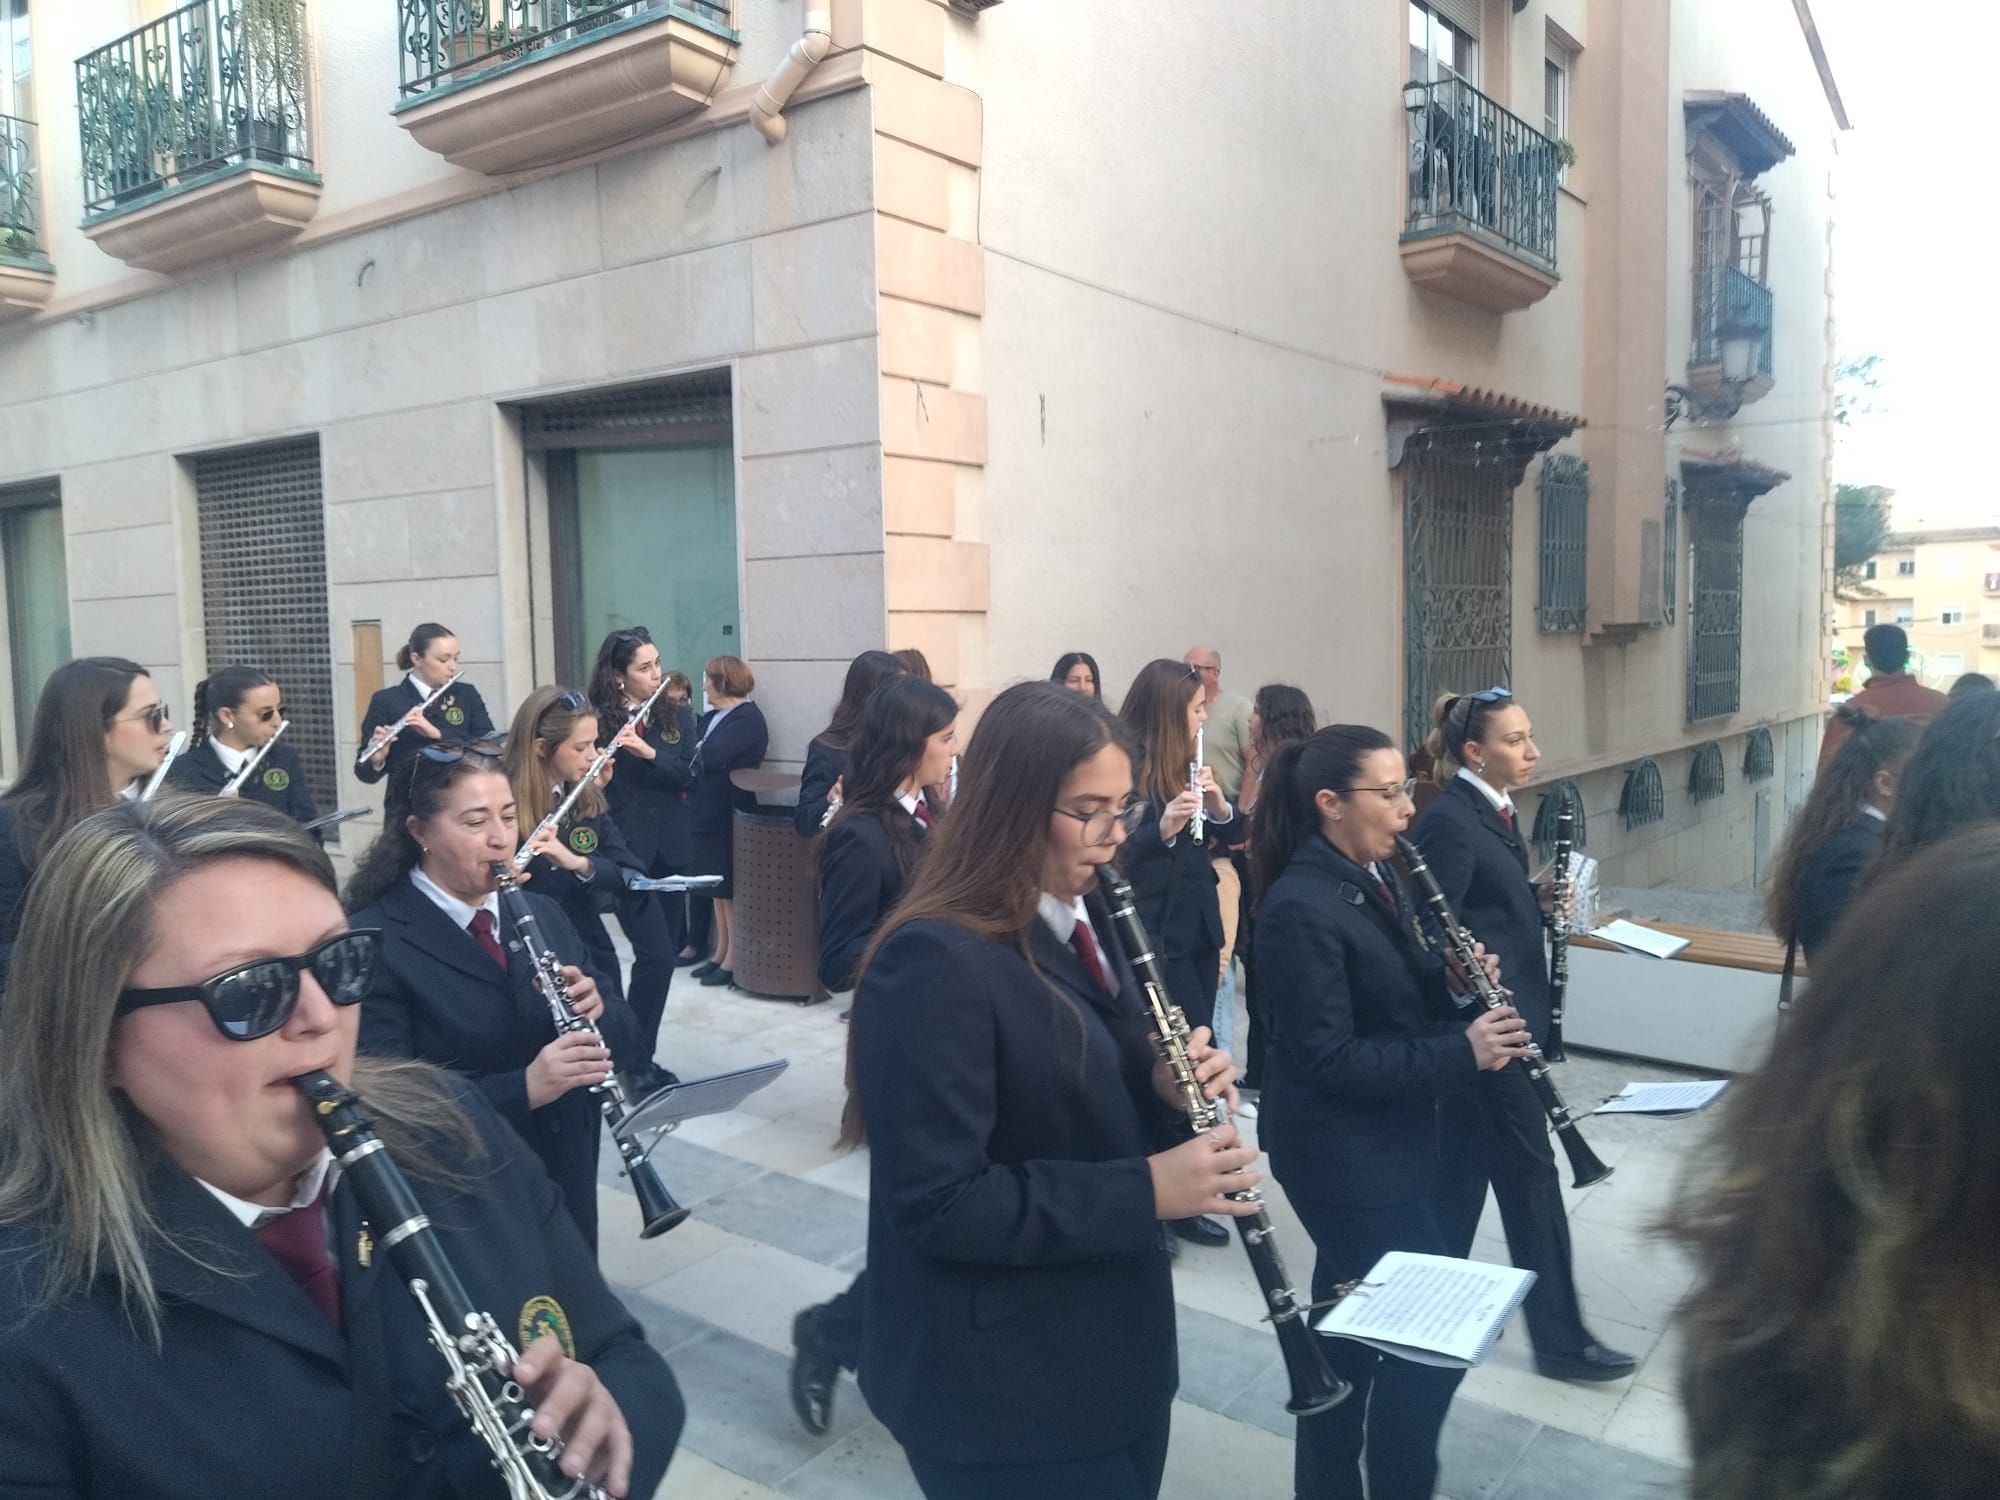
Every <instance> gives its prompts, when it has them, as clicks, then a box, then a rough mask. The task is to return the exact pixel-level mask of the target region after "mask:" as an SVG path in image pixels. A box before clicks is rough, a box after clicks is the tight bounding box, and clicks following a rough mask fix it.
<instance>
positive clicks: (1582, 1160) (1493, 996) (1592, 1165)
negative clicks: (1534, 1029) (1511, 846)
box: [1396, 836, 1611, 1188]
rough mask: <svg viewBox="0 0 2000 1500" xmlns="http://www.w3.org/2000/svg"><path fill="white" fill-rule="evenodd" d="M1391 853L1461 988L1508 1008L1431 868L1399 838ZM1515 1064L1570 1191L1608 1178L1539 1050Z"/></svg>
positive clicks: (1532, 1047) (1492, 1007)
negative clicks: (1458, 973)
mask: <svg viewBox="0 0 2000 1500" xmlns="http://www.w3.org/2000/svg"><path fill="white" fill-rule="evenodd" d="M1396 848H1397V849H1398V850H1399V851H1400V852H1401V854H1402V856H1403V862H1404V863H1405V864H1407V865H1408V866H1409V867H1410V874H1411V875H1413V876H1415V877H1416V881H1417V884H1418V885H1420V886H1422V887H1423V889H1424V899H1425V901H1427V902H1428V903H1429V904H1430V908H1431V916H1432V917H1433V919H1435V920H1436V922H1437V925H1438V929H1439V931H1440V932H1442V933H1443V934H1444V940H1445V942H1446V943H1448V944H1449V945H1450V947H1451V954H1452V957H1453V958H1455V959H1456V960H1457V961H1458V966H1459V968H1460V969H1462V970H1464V972H1465V979H1466V983H1468V984H1470V985H1471V986H1472V992H1473V994H1474V995H1476V996H1478V997H1479V1002H1480V1004H1482V1005H1484V1006H1485V1007H1486V1008H1487V1009H1488V1010H1498V1009H1499V1008H1500V1007H1501V1006H1503V1005H1505V1004H1506V1003H1507V998H1506V996H1505V995H1503V994H1501V992H1500V987H1499V986H1498V985H1496V984H1495V983H1494V982H1493V981H1492V980H1491V979H1490V978H1488V977H1487V973H1486V965H1484V964H1483V963H1481V962H1480V961H1479V955H1478V954H1477V953H1475V952H1473V950H1472V934H1471V933H1469V932H1467V931H1466V930H1465V929H1464V928H1463V927H1461V926H1459V923H1458V917H1457V916H1456V915H1455V914H1454V913H1453V911H1452V909H1451V902H1450V901H1449V900H1447V899H1446V897H1445V893H1444V887H1442V886H1440V885H1439V884H1438V882H1437V876H1435V875H1433V874H1432V873H1431V867H1430V866H1429V865H1427V864H1425V863H1424V857H1423V855H1421V854H1419V853H1418V852H1417V846H1416V845H1415V844H1413V843H1411V842H1410V841H1409V840H1408V839H1406V838H1402V837H1400V836H1399V837H1398V838H1397V840H1396ZM1519 1061H1520V1062H1521V1063H1522V1065H1523V1066H1525V1067H1526V1068H1527V1070H1528V1081H1529V1082H1530V1083H1532V1084H1533V1085H1534V1086H1535V1096H1536V1097H1537V1098H1538V1099H1540V1100H1541V1102H1542V1112H1543V1113H1544V1114H1546V1115H1547V1116H1548V1117H1549V1124H1550V1125H1551V1126H1553V1127H1554V1128H1555V1132H1556V1139H1557V1140H1558V1141H1560V1142H1562V1148H1563V1152H1564V1154H1566V1155H1567V1156H1568V1157H1569V1164H1570V1167H1571V1169H1572V1170H1573V1171H1574V1172H1575V1173H1576V1181H1575V1182H1574V1183H1573V1184H1572V1186H1574V1187H1580V1188H1581V1187H1589V1186H1590V1185H1591V1184H1592V1183H1593V1182H1602V1181H1603V1180H1604V1179H1605V1178H1607V1177H1609V1176H1610V1175H1611V1168H1609V1167H1607V1166H1605V1165H1604V1163H1603V1162H1602V1161H1600V1160H1598V1157H1597V1153H1596V1152H1594V1151H1592V1150H1591V1149H1590V1143H1589V1142H1588V1141H1586V1140H1584V1138H1583V1132H1582V1131H1581V1130H1579V1129H1577V1127H1576V1116H1575V1115H1573V1114H1571V1113H1570V1112H1569V1106H1568V1105H1567V1104H1565V1103H1563V1097H1562V1095H1561V1094H1560V1093H1559V1092H1557V1090H1556V1086H1555V1083H1554V1081H1553V1080H1552V1079H1551V1078H1550V1077H1549V1064H1548V1059H1547V1058H1546V1057H1544V1056H1543V1055H1542V1049H1541V1048H1540V1047H1537V1046H1536V1045H1535V1044H1534V1043H1533V1042H1530V1043H1528V1050H1527V1051H1526V1052H1525V1053H1524V1054H1523V1055H1522V1056H1521V1058H1520V1059H1519Z"/></svg>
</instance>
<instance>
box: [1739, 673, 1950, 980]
mask: <svg viewBox="0 0 2000 1500" xmlns="http://www.w3.org/2000/svg"><path fill="white" fill-rule="evenodd" d="M1833 716H1834V718H1835V719H1836V720H1837V721H1839V722H1840V723H1841V724H1843V725H1844V726H1845V727H1846V730H1847V738H1846V740H1845V741H1843V742H1842V744H1841V747H1840V749H1839V750H1837V751H1835V752H1834V756H1833V759H1832V760H1830V761H1828V762H1827V765H1826V769H1825V770H1823V771H1821V772H1820V773H1819V775H1818V776H1817V777H1815V778H1814V780H1813V787H1812V794H1811V795H1810V796H1808V797H1807V798H1806V804H1805V806H1804V807H1802V808H1800V809H1799V811H1798V814H1797V816H1795V817H1794V818H1793V819H1792V826H1791V827H1790V828H1789V829H1788V830H1786V833H1785V844H1784V847H1783V848H1782V849H1780V850H1779V851H1778V858H1777V860H1776V862H1775V863H1774V864H1773V865H1772V867H1771V889H1770V894H1769V896H1768V897H1767V898H1766V900H1765V904H1764V915H1765V920H1766V921H1768V922H1769V923H1770V924H1771V931H1773V932H1775V933H1776V934H1777V935H1778V937H1779V938H1780V939H1782V940H1783V941H1784V942H1785V944H1786V945H1787V947H1788V948H1789V947H1791V946H1794V945H1796V946H1797V947H1798V948H1799V949H1801V950H1802V951H1803V952H1804V953H1805V956H1806V963H1807V965H1808V966H1809V967H1810V965H1811V964H1812V962H1813V956H1814V955H1815V954H1816V953H1818V952H1819V950H1820V949H1821V948H1822V947H1824V946H1825V944H1826V943H1827V942H1828V940H1829V939H1831V938H1832V937H1833V934H1834V932H1835V930H1836V929H1837V928H1838V927H1839V926H1840V923H1841V919H1842V918H1843V917H1844V916H1846V914H1847V908H1848V906H1849V904H1850V903H1852V901H1853V899H1854V893H1855V892H1856V891H1857V890H1858V889H1859V888H1860V885H1861V881H1862V877H1863V875H1864V874H1865V873H1866V871H1867V869H1868V867H1869V866H1870V865H1871V864H1873V863H1874V861H1875V856H1876V854H1877V853H1878V852H1879V851H1880V849H1881V848H1882V832H1883V830H1884V829H1885V828H1887V827H1888V824H1889V811H1890V809H1891V808H1892V807H1894V806H1895V802H1896V784H1897V782H1898V781H1899V780H1901V778H1902V775H1903V769H1904V766H1905V765H1906V764H1907V762H1908V761H1909V759H1910V756H1911V755H1912V754H1913V753H1915V751H1916V748H1917V740H1918V739H1919V738H1920V737H1921V736H1922V734H1923V725H1921V724H1919V723H1917V722H1916V721H1915V720H1914V719H1878V718H1877V717H1876V716H1875V715H1874V714H1872V713H1870V712H1869V711H1868V710H1867V709H1865V708H1862V707H1860V706H1858V705H1856V704H1853V703H1843V704H1841V705H1840V707H1839V708H1837V709H1835V710H1834V711H1833Z"/></svg>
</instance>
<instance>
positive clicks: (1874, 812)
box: [1861, 802, 1889, 823]
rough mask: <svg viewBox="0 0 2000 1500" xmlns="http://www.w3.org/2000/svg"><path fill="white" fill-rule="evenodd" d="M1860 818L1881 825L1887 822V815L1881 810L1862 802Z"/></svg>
mask: <svg viewBox="0 0 2000 1500" xmlns="http://www.w3.org/2000/svg"><path fill="white" fill-rule="evenodd" d="M1861 816H1862V817H1864V818H1874V819H1875V820H1876V821H1877V822H1881V823H1886V822H1888V821H1889V815H1888V814H1887V813H1885V812H1883V811H1882V809H1881V808H1879V807H1877V806H1876V805H1875V804H1874V803H1872V802H1864V803H1862V804H1861Z"/></svg>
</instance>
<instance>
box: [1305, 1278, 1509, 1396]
mask: <svg viewBox="0 0 2000 1500" xmlns="http://www.w3.org/2000/svg"><path fill="white" fill-rule="evenodd" d="M1534 1282H1535V1273H1534V1272H1533V1271H1521V1270H1516V1269H1515V1268H1514V1267H1513V1266H1494V1265H1488V1264H1486V1263H1485V1262H1484V1261H1477V1260H1454V1259H1452V1258H1451V1257H1449V1256H1443V1255H1418V1254H1415V1253H1413V1252H1411V1251H1407V1250H1391V1251H1390V1252H1389V1253H1388V1254H1387V1255H1385V1256H1383V1257H1382V1258H1381V1259H1380V1260H1379V1261H1377V1262H1376V1263H1375V1267H1374V1269H1373V1270H1371V1271H1370V1272H1369V1273H1368V1275H1367V1276H1366V1277H1364V1278H1363V1279H1362V1283H1361V1285H1360V1286H1358V1287H1356V1288H1355V1289H1354V1291H1352V1292H1350V1293H1349V1294H1348V1295H1347V1296H1346V1297H1344V1298H1342V1299H1341V1301H1340V1302H1339V1303H1338V1304H1336V1305H1335V1306H1334V1307H1333V1308H1332V1309H1331V1310H1330V1311H1329V1312H1328V1313H1327V1314H1326V1315H1325V1316H1324V1317H1322V1318H1321V1319H1320V1320H1319V1322H1318V1323H1317V1324H1316V1325H1315V1326H1316V1327H1317V1328H1318V1330H1319V1331H1320V1332H1321V1333H1325V1334H1331V1335H1333V1336H1334V1337H1336V1338H1348V1339H1355V1340H1357V1341H1358V1342H1360V1343H1364V1344H1368V1345H1371V1346H1372V1347H1374V1348H1377V1349H1382V1350H1385V1351H1387V1352H1388V1353H1390V1354H1395V1355H1398V1356H1399V1357H1401V1358H1403V1359H1411V1360H1416V1361H1417V1362H1419V1363H1421V1364H1428V1365H1452V1366H1457V1365H1463V1366H1468V1367H1469V1366H1472V1365H1476V1364H1478V1363H1479V1361H1480V1360H1482V1359H1484V1358H1485V1357H1486V1353H1487V1351H1488V1350H1489V1349H1491V1348H1492V1347H1493V1344H1494V1341H1495V1340H1496V1339H1498V1338H1499V1336H1500V1330H1501V1329H1502V1328H1504V1327H1506V1325H1507V1320H1508V1318H1510V1317H1512V1316H1513V1313H1514V1309H1515V1308H1517V1307H1519V1306H1520V1305H1521V1299H1522V1298H1523V1297H1525V1296H1527V1295H1528V1288H1529V1287H1531V1286H1533V1285H1534Z"/></svg>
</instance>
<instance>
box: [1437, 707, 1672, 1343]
mask: <svg viewBox="0 0 2000 1500" xmlns="http://www.w3.org/2000/svg"><path fill="white" fill-rule="evenodd" d="M1431 717H1432V721H1433V725H1434V727H1433V728H1432V730H1431V733H1430V737H1429V739H1428V740H1426V741H1425V745H1424V748H1425V749H1426V750H1428V751H1429V752H1430V756H1431V763H1432V765H1433V766H1435V767H1436V768H1437V772H1436V774H1437V775H1438V776H1439V777H1440V779H1443V778H1446V777H1449V779H1448V780H1445V781H1444V788H1443V790H1442V791H1441V792H1440V793H1439V794H1438V795H1437V796H1436V797H1435V798H1433V799H1432V800H1431V802H1430V805H1429V806H1427V807H1425V809H1424V811H1423V814H1422V816H1420V817H1419V818H1418V819H1417V820H1416V824H1415V826H1414V827H1413V829H1412V831H1411V835H1410V836H1411V838H1412V839H1413V840H1414V841H1415V843H1416V845H1417V847H1418V849H1420V850H1421V851H1422V852H1423V856H1424V862H1425V863H1426V864H1428V865H1429V866H1430V867H1431V873H1432V874H1434V875H1436V876H1437V880H1438V884H1439V886H1441V887H1442V888H1443V890H1444V893H1445V896H1446V898H1447V899H1448V900H1449V901H1450V902H1451V909H1452V910H1453V911H1455V912H1456V913H1458V918H1459V920H1460V921H1461V922H1463V923H1464V924H1465V928H1466V930H1467V931H1468V932H1470V933H1472V934H1473V935H1474V936H1475V937H1477V938H1478V939H1479V940H1480V942H1481V943H1483V944H1484V945H1485V947H1486V950H1487V951H1488V952H1489V953H1491V954H1493V955H1494V956H1495V957H1496V958H1497V959H1498V960H1499V962H1500V972H1501V973H1502V974H1503V975H1505V976H1506V984H1507V987H1508V988H1509V989H1511V990H1512V991H1513V1006H1514V1009H1515V1010H1517V1011H1519V1012H1520V1015H1521V1020H1522V1022H1523V1023H1524V1024H1525V1025H1526V1026H1527V1028H1528V1030H1529V1032H1530V1033H1531V1034H1535V1033H1546V1032H1547V1031H1548V1029H1549V1018H1550V1008H1551V1004H1552V1001H1551V997H1550V991H1549V964H1548V950H1547V948H1546V947H1545V946H1544V941H1543V925H1542V913H1543V911H1544V909H1545V907H1546V906H1547V904H1548V902H1549V901H1550V899H1551V891H1550V883H1549V882H1547V881H1544V882H1543V883H1542V884H1541V885H1539V886H1537V885H1536V884H1535V883H1534V882H1533V881H1531V880H1530V879H1529V877H1528V846H1527V843H1526V841H1525V840H1523V838H1522V836H1521V829H1520V828H1519V826H1518V819H1517V817H1516V814H1515V809H1514V799H1513V796H1512V795H1511V794H1512V792H1513V791H1514V790H1515V789H1516V788H1518V787H1524V786H1526V785H1527V784H1528V783H1529V782H1530V781H1532V780H1534V777H1535V766H1536V764H1537V762H1539V761H1540V759H1541V754H1542V752H1541V751H1540V749H1538V748H1537V747H1536V745H1535V739H1534V726H1533V725H1532V724H1530V723H1529V722H1528V715H1527V711H1526V710H1525V709H1523V708H1522V707H1521V705H1520V704H1519V703H1517V702H1515V701H1514V695H1513V694H1512V693H1510V692H1508V691H1507V689H1505V688H1489V689H1487V690H1486V691H1485V692H1482V693H1461V694H1457V695H1454V694H1450V693H1446V694H1445V695H1443V696H1442V697H1440V698H1439V699H1438V700H1437V702H1436V703H1435V704H1434V705H1433V706H1432V713H1431ZM1438 1129H1439V1132H1440V1133H1441V1134H1442V1135H1443V1137H1444V1138H1445V1140H1446V1141H1447V1142H1448V1143H1449V1144H1448V1149H1447V1150H1446V1151H1445V1153H1444V1165H1443V1169H1442V1170H1441V1172H1440V1173H1439V1176H1438V1182H1437V1189H1436V1192H1435V1195H1434V1201H1435V1203H1436V1207H1437V1216H1438V1222H1439V1224H1440V1225H1441V1226H1442V1227H1443V1229H1444V1231H1445V1234H1446V1236H1447V1238H1448V1239H1449V1241H1450V1243H1451V1247H1452V1248H1451V1253H1452V1254H1453V1255H1458V1256H1464V1255H1470V1254H1471V1253H1472V1241H1473V1237H1474V1236H1475V1235H1476V1234H1477V1233H1478V1231H1479V1216H1480V1214H1481V1213H1482V1212H1483V1211H1484V1209H1485V1207H1486V1186H1487V1183H1488V1182H1489V1181H1491V1183H1492V1185H1493V1196H1494V1197H1495V1198H1497V1199H1498V1200H1499V1202H1500V1220H1501V1223H1502V1224H1503V1225H1504V1226H1505V1228H1506V1231H1507V1251H1508V1254H1509V1255H1510V1256H1511V1257H1512V1259H1513V1262H1514V1264H1515V1265H1517V1266H1520V1267H1522V1268H1524V1269H1526V1270H1530V1271H1533V1272H1534V1273H1535V1284H1534V1285H1533V1286H1532V1287H1531V1288H1529V1290H1528V1300H1527V1303H1526V1306H1525V1308H1524V1309H1523V1311H1524V1313H1525V1315H1526V1318H1527V1324H1528V1340H1529V1342H1530V1343H1531V1344H1532V1345H1533V1346H1534V1350H1535V1368H1536V1369H1538V1370H1540V1371H1541V1373H1542V1374H1544V1375H1547V1376H1550V1377H1552V1378H1554V1379H1558V1380H1619V1379H1622V1378H1624V1377H1625V1376H1627V1375H1630V1374H1631V1373H1632V1372H1633V1371H1634V1370H1635V1369H1637V1368H1638V1361H1637V1360H1635V1359H1633V1358H1632V1356H1631V1355H1629V1354H1621V1353H1620V1352H1618V1351H1617V1350H1616V1349H1609V1348H1606V1347H1605V1346H1604V1345H1603V1344H1601V1343H1599V1342H1598V1341H1597V1339H1596V1338H1594V1337H1592V1335H1591V1333H1590V1331H1589V1330H1588V1329H1587V1328H1585V1327H1584V1324H1583V1312H1582V1310H1581V1309H1580V1308H1579V1307H1578V1306H1577V1295H1576V1269H1575V1266H1574V1264H1573V1262H1572V1258H1571V1253H1570V1238H1569V1214H1568V1211H1567V1209H1566V1208H1565V1207H1564V1204H1563V1196H1562V1181H1561V1179H1560V1178H1559V1177H1557V1175H1556V1158H1555V1150H1554V1148H1553V1146H1552V1145H1551V1144H1550V1141H1549V1123H1548V1115H1547V1113H1546V1112H1545V1111H1544V1110H1543V1108H1542V1103H1541V1100H1540V1099H1539V1098H1537V1097H1536V1094H1535V1090H1534V1087H1533V1085H1532V1083H1531V1082H1530V1080H1529V1078H1528V1073H1527V1070H1526V1069H1525V1068H1506V1069H1503V1070H1501V1071H1500V1072H1498V1073H1491V1074H1488V1075H1487V1076H1485V1077H1483V1078H1480V1079H1478V1080H1477V1081H1476V1082H1475V1083H1474V1085H1473V1087H1471V1088H1469V1089H1464V1090H1461V1091H1459V1092H1457V1093H1454V1094H1448V1095H1446V1096H1445V1097H1444V1098H1443V1099H1442V1100H1441V1101H1440V1102H1439V1104H1438Z"/></svg>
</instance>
